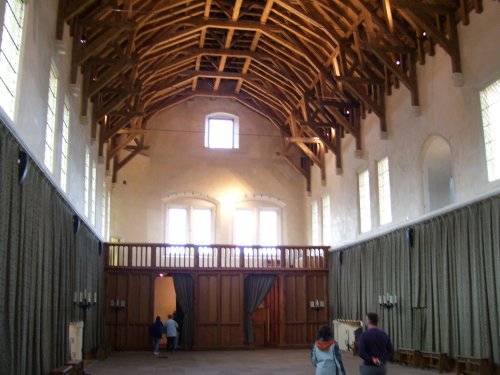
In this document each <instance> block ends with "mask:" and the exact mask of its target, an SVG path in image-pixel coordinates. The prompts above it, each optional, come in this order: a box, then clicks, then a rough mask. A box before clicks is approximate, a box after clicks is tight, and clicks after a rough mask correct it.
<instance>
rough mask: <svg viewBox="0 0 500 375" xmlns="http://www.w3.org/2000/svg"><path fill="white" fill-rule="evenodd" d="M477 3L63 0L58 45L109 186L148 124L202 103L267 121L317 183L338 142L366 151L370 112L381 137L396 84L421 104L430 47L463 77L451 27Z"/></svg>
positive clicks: (138, 147)
mask: <svg viewBox="0 0 500 375" xmlns="http://www.w3.org/2000/svg"><path fill="white" fill-rule="evenodd" d="M481 4H482V3H481V1H480V0H342V1H340V0H60V3H59V13H58V21H57V30H56V34H57V35H56V37H57V39H59V40H61V39H62V37H63V32H64V25H65V24H68V25H69V30H70V35H71V36H72V37H73V46H72V51H71V54H72V67H71V82H72V83H73V84H75V85H76V82H77V77H78V69H79V68H80V69H81V72H82V73H83V83H82V87H81V93H80V94H81V98H82V111H81V115H82V116H83V117H84V118H85V117H87V118H89V119H90V123H91V129H92V137H93V138H94V139H97V138H98V139H99V145H100V147H99V152H100V155H101V156H106V167H107V169H108V170H113V173H114V179H116V173H117V172H118V170H119V169H121V168H123V166H124V165H125V164H127V162H128V161H130V160H131V159H132V158H133V157H134V156H135V155H137V154H138V153H140V152H142V151H143V150H145V149H147V145H146V141H147V138H146V134H147V124H148V120H149V119H151V117H153V116H154V115H155V114H156V113H158V112H159V111H162V110H164V109H166V108H170V107H172V106H175V105H177V104H179V103H181V102H183V101H186V100H188V99H190V98H193V97H197V96H203V97H223V98H233V99H234V100H237V101H238V102H240V103H241V104H243V105H245V106H247V107H248V108H250V109H252V110H254V111H256V112H258V113H260V114H261V115H262V116H264V117H266V118H268V119H269V120H270V121H271V122H272V123H273V124H274V125H275V126H276V127H278V128H279V129H280V131H281V133H282V134H283V137H284V138H285V142H284V143H285V146H284V149H283V150H282V152H281V154H282V156H283V157H285V158H287V160H288V161H289V162H290V163H291V164H293V165H294V166H295V167H296V168H297V170H298V171H300V172H301V173H303V174H304V176H306V177H307V178H308V177H309V172H310V166H311V163H316V164H317V165H319V166H320V168H321V169H322V175H323V178H324V176H325V171H324V154H325V152H328V151H332V152H334V153H335V155H336V160H337V163H336V166H337V171H338V172H339V173H340V171H341V168H342V158H341V152H340V149H341V142H342V138H343V137H345V136H352V137H354V138H355V140H356V148H357V150H358V151H359V152H361V139H360V134H361V131H360V127H361V119H362V118H364V116H365V115H366V113H367V112H373V113H374V114H375V115H376V116H378V118H379V119H380V127H381V131H382V132H383V134H385V132H386V120H385V104H384V100H385V95H390V93H391V90H392V88H393V87H399V86H400V85H403V86H405V87H406V88H407V89H408V90H409V91H410V93H411V105H413V106H418V104H419V103H418V87H417V79H416V64H417V63H420V64H423V63H424V62H425V57H426V54H429V55H432V54H434V49H435V45H439V46H441V47H442V48H443V49H444V50H445V51H446V53H448V55H449V56H450V59H451V66H452V71H453V72H454V73H460V71H461V67H460V52H459V43H458V36H457V28H456V27H457V22H459V21H462V22H463V23H464V24H467V23H468V17H469V12H470V11H471V10H472V9H475V10H476V11H477V12H481V11H482V5H481ZM75 87H76V86H75ZM89 100H90V102H92V103H93V106H92V108H93V109H92V113H88V112H90V111H89V108H90V107H89V105H88V104H89ZM409 105H410V103H409ZM97 133H99V134H97ZM105 146H106V147H105ZM293 150H295V151H293ZM297 150H298V151H299V152H297ZM105 153H106V155H104V154H105Z"/></svg>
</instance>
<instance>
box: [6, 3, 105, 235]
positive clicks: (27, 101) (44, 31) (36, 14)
mask: <svg viewBox="0 0 500 375" xmlns="http://www.w3.org/2000/svg"><path fill="white" fill-rule="evenodd" d="M27 3H28V4H27V6H26V10H25V18H24V27H23V43H22V51H21V59H20V60H21V62H20V70H19V71H20V76H19V78H18V91H17V99H16V108H15V114H14V119H12V120H10V119H8V118H7V117H6V115H5V114H4V113H3V112H2V111H1V109H0V115H2V117H3V118H5V119H6V121H7V122H8V123H9V124H10V125H11V127H12V128H13V130H14V131H15V133H16V134H17V135H18V137H19V138H20V139H21V140H22V142H23V143H24V144H25V145H26V146H27V148H28V149H29V151H30V153H31V154H32V155H33V157H34V158H35V159H36V160H37V162H38V165H39V166H41V167H42V169H43V170H44V171H45V172H46V174H47V175H48V176H49V178H51V179H52V181H53V182H54V183H55V185H56V186H58V187H60V166H61V138H62V116H63V105H64V100H65V98H68V99H69V103H70V111H71V116H70V130H69V139H70V144H69V157H68V183H67V193H66V194H64V195H65V196H66V197H67V199H68V200H69V201H70V202H71V203H72V205H73V206H74V207H75V209H76V210H77V211H78V213H79V214H80V215H81V216H82V217H84V207H83V206H84V176H85V173H84V163H85V146H86V145H89V147H90V149H91V155H92V157H91V159H92V160H95V161H97V160H98V158H97V142H91V140H90V126H88V125H87V126H85V125H82V124H81V122H80V116H79V113H80V104H81V98H80V97H79V96H78V97H73V96H72V95H71V94H70V90H69V74H70V73H69V70H70V64H71V38H70V36H69V32H68V27H67V26H66V27H65V34H64V44H65V46H66V54H65V55H62V54H60V53H58V52H57V51H56V40H55V27H56V17H57V4H58V1H57V0H47V1H29V2H27ZM4 4H5V0H0V9H4ZM52 63H53V64H54V66H55V68H56V71H57V73H58V77H59V90H58V94H57V100H58V107H57V108H58V113H57V116H56V122H57V125H56V150H55V155H54V168H53V173H50V172H49V171H48V169H46V168H45V164H44V152H45V124H46V118H47V100H48V89H49V88H48V87H49V72H50V66H51V64H52ZM80 80H81V78H79V81H80ZM90 109H91V107H90ZM90 109H89V111H90ZM89 113H90V112H89ZM104 180H105V173H104V166H103V164H99V166H98V173H97V190H96V227H95V228H96V232H97V233H101V218H102V212H101V206H102V205H101V197H102V189H103V182H104ZM108 186H110V184H108ZM89 222H90V221H89Z"/></svg>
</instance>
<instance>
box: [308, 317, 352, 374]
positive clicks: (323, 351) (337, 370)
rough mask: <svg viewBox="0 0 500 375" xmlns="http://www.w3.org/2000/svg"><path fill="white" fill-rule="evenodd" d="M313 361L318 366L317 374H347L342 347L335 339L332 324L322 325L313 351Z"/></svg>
mask: <svg viewBox="0 0 500 375" xmlns="http://www.w3.org/2000/svg"><path fill="white" fill-rule="evenodd" d="M311 362H312V364H313V365H314V367H316V375H339V374H342V375H346V373H345V369H344V364H343V363H342V357H341V356H340V349H339V345H338V344H337V342H336V341H335V340H334V339H333V334H332V329H331V328H330V326H322V327H321V328H320V329H319V331H318V338H317V340H316V342H315V343H314V346H313V348H312V353H311Z"/></svg>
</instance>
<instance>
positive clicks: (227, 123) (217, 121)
mask: <svg viewBox="0 0 500 375" xmlns="http://www.w3.org/2000/svg"><path fill="white" fill-rule="evenodd" d="M239 146H240V142H239V119H238V117H237V116H234V115H231V114H229V113H224V112H216V113H211V114H209V115H207V117H206V118H205V147H207V148H219V149H232V148H239Z"/></svg>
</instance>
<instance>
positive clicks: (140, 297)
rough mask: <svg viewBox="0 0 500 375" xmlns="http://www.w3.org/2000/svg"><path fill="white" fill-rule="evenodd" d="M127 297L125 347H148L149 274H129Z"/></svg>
mask: <svg viewBox="0 0 500 375" xmlns="http://www.w3.org/2000/svg"><path fill="white" fill-rule="evenodd" d="M128 284H129V288H128V298H127V314H128V322H127V323H128V324H127V335H126V340H127V341H126V348H127V349H132V350H137V349H148V348H149V347H150V346H151V342H150V341H151V340H150V338H149V332H148V327H149V325H150V324H151V322H152V316H153V312H152V310H151V287H152V285H151V275H150V274H143V273H140V274H129V275H128Z"/></svg>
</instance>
